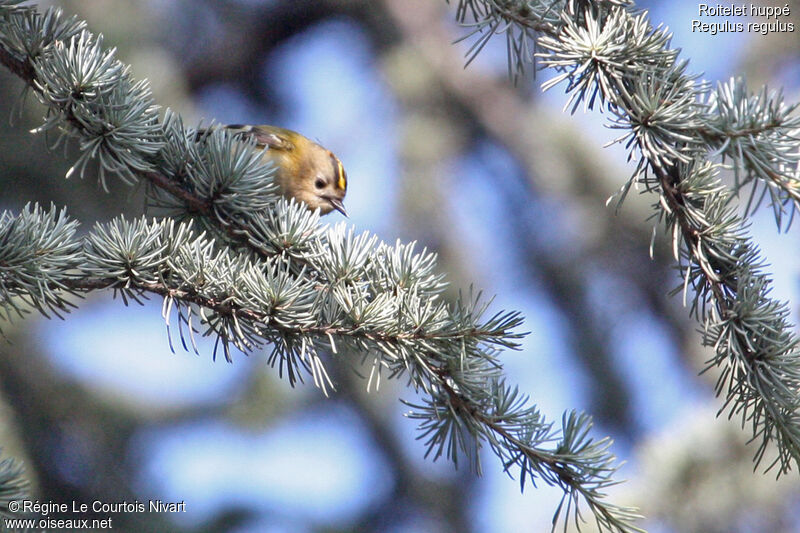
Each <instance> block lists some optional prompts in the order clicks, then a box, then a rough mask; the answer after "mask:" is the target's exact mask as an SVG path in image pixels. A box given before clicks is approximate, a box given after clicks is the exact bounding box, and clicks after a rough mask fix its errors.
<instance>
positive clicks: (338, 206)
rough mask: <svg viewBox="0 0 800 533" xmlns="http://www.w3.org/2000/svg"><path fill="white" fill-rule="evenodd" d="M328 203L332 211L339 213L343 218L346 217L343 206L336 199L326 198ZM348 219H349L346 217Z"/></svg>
mask: <svg viewBox="0 0 800 533" xmlns="http://www.w3.org/2000/svg"><path fill="white" fill-rule="evenodd" d="M328 201H329V202H330V203H331V205H332V206H333V208H334V209H336V210H337V211H339V212H340V213H341V214H343V215H344V216H347V210H346V209H345V208H344V204H343V203H342V201H341V200H339V199H338V198H328ZM348 218H349V217H348Z"/></svg>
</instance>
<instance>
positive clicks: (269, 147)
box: [224, 124, 347, 216]
mask: <svg viewBox="0 0 800 533" xmlns="http://www.w3.org/2000/svg"><path fill="white" fill-rule="evenodd" d="M224 127H225V128H227V129H229V130H231V131H232V132H234V134H235V135H239V136H241V137H243V138H248V139H253V140H254V141H255V142H256V146H257V147H259V148H261V149H262V150H263V151H264V156H263V159H264V161H269V162H271V163H272V164H273V165H275V169H276V170H275V183H277V184H278V187H280V190H281V192H282V193H283V195H284V196H285V197H286V198H295V199H296V200H299V201H301V202H304V203H305V204H306V205H307V206H308V207H309V209H312V210H313V209H317V208H319V210H320V212H321V213H322V214H323V215H327V214H328V213H330V212H331V211H333V210H334V209H335V210H337V211H339V212H340V213H341V214H343V215H344V216H347V211H346V210H345V208H344V204H343V203H342V200H344V196H345V194H347V174H345V171H344V167H343V166H342V162H341V161H339V158H338V157H336V156H335V155H333V152H331V151H330V150H328V149H326V148H324V147H322V146H320V145H319V144H317V143H315V142H314V141H312V140H310V139H308V138H307V137H304V136H303V135H300V134H299V133H297V132H296V131H292V130H287V129H285V128H278V127H276V126H265V125H262V126H251V125H242V124H230V125H228V126H224Z"/></svg>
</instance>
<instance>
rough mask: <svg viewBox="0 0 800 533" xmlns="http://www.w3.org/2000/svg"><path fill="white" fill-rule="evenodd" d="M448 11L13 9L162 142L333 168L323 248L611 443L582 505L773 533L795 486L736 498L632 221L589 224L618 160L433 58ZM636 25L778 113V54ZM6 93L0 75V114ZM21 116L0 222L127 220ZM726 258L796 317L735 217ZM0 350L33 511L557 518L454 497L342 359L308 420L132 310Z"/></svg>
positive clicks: (236, 528) (465, 484)
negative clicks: (486, 324) (88, 70)
mask: <svg viewBox="0 0 800 533" xmlns="http://www.w3.org/2000/svg"><path fill="white" fill-rule="evenodd" d="M453 3H455V1H454V2H453ZM453 3H451V5H447V4H446V3H445V2H442V1H435V0H314V1H312V0H283V1H279V0H273V1H268V0H263V1H258V0H238V1H235V0H191V1H190V0H158V1H156V0H150V1H145V0H141V1H130V0H125V1H123V0H98V1H94V2H83V1H74V0H72V1H66V0H65V1H61V2H52V3H50V2H43V3H42V4H41V5H42V7H44V6H47V5H58V6H61V7H62V8H63V9H64V11H65V13H66V14H76V15H77V16H78V17H80V18H83V19H86V20H87V21H88V24H89V28H90V30H92V31H93V32H95V33H102V34H103V35H104V36H105V39H106V41H105V42H106V44H107V45H108V46H115V47H117V48H118V56H119V57H120V58H121V59H122V60H123V61H125V62H128V63H130V64H131V65H132V68H133V72H134V74H135V76H136V77H137V78H148V79H149V80H150V83H151V85H152V88H153V91H154V93H155V98H156V101H157V102H158V103H159V104H161V105H162V106H164V107H169V108H172V109H173V110H176V111H178V112H180V113H181V114H182V115H183V117H184V120H185V121H186V123H188V124H193V123H197V122H200V121H203V122H204V123H205V124H208V123H209V122H210V121H212V120H213V121H216V122H221V123H266V124H275V125H281V126H285V127H288V128H292V129H295V130H297V131H300V132H301V133H304V134H305V135H307V136H309V137H311V138H315V139H318V140H319V142H320V143H322V144H323V145H324V146H326V147H328V148H330V149H331V150H333V151H334V152H335V153H336V154H337V155H338V156H339V157H340V158H341V160H342V161H343V163H344V165H345V168H346V169H347V172H348V176H349V183H350V189H349V192H348V196H347V201H346V205H347V209H348V211H349V212H350V214H351V218H350V219H349V220H348V223H350V224H352V225H353V226H355V228H356V229H357V230H359V231H362V230H363V231H370V232H373V233H376V234H377V235H379V236H380V237H381V238H382V239H384V240H386V241H389V242H394V241H395V240H396V239H402V240H404V241H410V240H416V241H419V243H420V245H421V246H425V247H428V248H429V249H433V250H435V251H436V252H438V254H439V257H440V263H439V268H440V270H442V271H443V272H446V273H447V277H448V279H449V281H450V283H451V292H450V295H451V296H453V295H456V294H457V291H458V289H460V288H467V287H468V286H469V285H470V284H471V283H474V284H475V285H476V286H477V287H480V288H483V289H484V290H485V291H486V292H487V293H489V294H496V295H497V297H496V299H495V301H494V304H493V307H492V309H494V310H500V309H517V310H521V311H522V312H523V313H524V314H525V316H526V317H527V320H526V324H525V330H529V331H531V333H530V335H528V336H527V337H526V339H525V341H524V343H523V346H522V349H521V350H520V351H518V352H508V353H506V354H505V356H504V358H503V361H504V364H505V368H506V372H507V374H508V380H509V382H511V383H516V384H518V385H519V387H520V389H521V390H522V391H525V392H526V393H527V394H529V395H530V396H531V399H532V401H533V402H535V403H536V404H537V405H539V406H540V408H541V410H542V411H543V413H544V414H545V415H546V416H547V417H548V418H549V419H550V420H554V421H556V422H558V421H559V420H560V417H561V414H562V413H563V412H564V411H565V410H567V409H571V408H578V409H581V410H585V411H587V412H589V413H591V414H592V415H593V416H594V417H595V428H594V435H595V436H596V437H597V438H601V437H603V436H606V435H610V436H611V437H613V439H614V441H615V442H614V445H613V451H614V452H615V453H616V454H617V456H618V457H620V458H621V459H622V460H624V461H626V464H625V466H624V467H623V469H622V472H621V474H620V476H619V477H620V478H621V479H622V478H624V479H627V480H628V481H627V482H626V483H624V484H622V485H620V486H617V487H615V488H614V490H613V491H612V493H611V494H610V499H611V500H613V501H614V502H616V503H619V504H630V505H636V506H639V507H640V508H641V509H642V511H643V513H644V514H645V515H646V516H647V521H646V522H644V524H643V525H644V526H645V527H647V529H648V530H650V531H652V532H698V533H699V532H754V531H763V532H800V480H799V478H798V476H797V475H795V474H792V475H789V476H785V477H784V478H781V479H780V480H779V481H777V482H776V481H775V477H774V474H773V473H767V474H762V473H761V471H758V472H755V473H754V472H753V465H752V462H751V457H752V455H753V453H754V452H755V448H754V447H753V446H746V444H745V443H746V441H747V438H748V434H747V431H742V430H740V429H739V427H738V424H737V423H736V420H734V421H733V422H728V421H727V420H726V419H725V417H722V418H721V419H717V418H715V414H716V411H717V410H718V409H719V408H720V406H721V402H720V401H719V400H718V399H716V398H715V397H714V395H713V384H714V381H715V372H714V371H712V372H709V373H706V374H704V375H703V376H698V372H699V371H700V370H701V369H702V368H703V367H704V361H705V360H707V359H708V358H709V357H710V354H709V353H708V352H705V351H704V350H703V349H702V348H701V347H700V346H699V341H700V337H699V334H698V333H697V331H696V329H697V327H698V325H697V324H696V323H694V322H692V321H691V320H689V318H688V310H687V309H686V308H684V307H683V306H682V301H681V298H680V296H674V297H670V296H669V295H668V293H669V292H670V290H671V289H673V288H674V287H675V286H676V285H677V284H678V283H679V280H678V275H677V272H676V270H675V268H674V263H673V261H672V259H671V257H670V252H669V245H668V244H667V242H666V241H665V240H664V239H663V236H662V235H661V234H660V233H659V235H658V238H657V241H656V246H655V254H654V258H653V259H652V260H651V259H650V257H649V253H648V247H649V242H650V235H651V231H652V224H653V221H651V220H649V219H648V217H649V215H650V214H651V210H650V204H651V203H652V202H654V201H656V198H655V197H653V196H647V195H636V194H632V195H630V196H629V198H628V200H627V201H626V203H625V204H624V206H623V208H622V209H621V210H619V211H615V210H614V208H613V206H612V207H606V206H605V201H606V199H607V198H608V197H609V196H611V195H612V194H613V193H614V192H616V191H617V190H618V188H619V187H620V186H621V185H622V184H623V183H624V182H625V181H626V180H627V179H628V176H629V174H630V172H631V170H632V169H631V168H630V167H626V166H625V162H626V155H627V154H626V152H625V151H624V150H623V149H622V148H620V147H618V146H614V147H611V148H607V149H602V148H601V147H602V146H603V145H604V144H605V143H607V142H609V141H611V140H613V139H614V138H615V136H616V133H615V132H614V131H613V130H608V129H606V128H604V127H603V117H602V115H600V114H599V113H597V112H595V113H589V114H585V115H584V114H582V113H580V112H579V113H578V114H576V115H574V116H569V115H568V114H564V113H562V112H561V107H562V106H563V105H564V102H565V101H566V99H565V97H564V95H563V93H562V91H563V88H561V87H557V88H556V89H554V90H552V91H551V92H549V93H547V94H542V92H541V90H540V88H539V86H540V84H541V83H542V82H543V81H545V80H546V79H547V78H548V77H549V76H550V73H549V72H541V73H538V74H537V76H536V78H535V79H534V76H533V75H532V70H531V69H529V71H528V73H527V75H526V76H524V77H523V78H522V79H521V80H520V81H519V83H518V84H517V86H513V85H512V84H511V83H510V82H509V80H508V78H507V64H506V50H505V41H504V39H503V38H502V37H499V38H496V39H495V40H494V41H492V42H491V44H490V45H489V46H488V47H487V48H486V49H485V50H484V51H483V52H482V53H481V54H480V55H479V56H478V58H477V59H476V60H475V62H474V63H472V64H471V65H470V66H469V67H468V68H467V69H464V68H463V65H464V55H465V53H466V52H467V50H468V48H469V45H470V41H466V42H462V43H458V44H455V45H454V44H452V43H453V41H455V40H456V39H457V38H458V37H460V36H462V35H464V34H465V33H466V30H465V29H464V28H459V27H458V26H457V25H456V24H455V23H454V14H455V6H454V5H452V4H453ZM639 6H640V7H643V8H647V9H649V10H650V13H651V20H652V21H653V22H654V23H662V22H663V23H664V24H665V25H667V26H669V28H670V29H671V30H672V31H673V32H674V39H673V44H674V46H676V47H680V48H682V49H683V52H682V57H685V58H690V60H691V63H690V65H691V66H690V70H691V71H694V72H703V73H704V77H705V78H706V79H707V80H709V81H711V82H712V83H716V82H718V81H724V80H727V79H728V78H729V77H730V76H732V75H741V74H746V76H747V77H748V80H749V82H750V84H751V87H752V88H753V90H756V89H757V88H758V87H760V85H762V84H764V83H767V84H769V86H770V87H780V86H783V87H784V89H785V92H786V94H787V100H788V101H789V102H793V101H797V100H798V94H797V93H798V82H800V70H798V69H799V68H800V63H798V55H797V53H796V50H798V33H797V32H794V33H786V34H776V35H770V36H762V35H758V34H734V35H731V34H721V35H715V36H712V35H709V34H698V33H694V34H693V33H692V32H691V20H692V19H696V18H698V14H697V9H698V4H697V2H696V1H683V0H681V1H673V2H639ZM790 6H791V11H792V15H791V19H792V20H793V21H794V23H795V26H796V27H800V25H798V20H797V14H798V13H800V6H798V5H797V3H795V2H792V3H790ZM21 90H22V83H21V82H20V81H19V80H18V79H16V78H14V77H13V76H12V75H11V74H10V73H8V72H7V71H4V70H3V71H0V101H2V102H5V105H4V106H3V107H2V109H0V115H2V114H5V115H6V116H11V112H12V106H13V103H14V102H16V101H17V98H18V95H19V93H20V91H21ZM42 114H43V110H42V108H41V106H39V105H37V104H36V102H35V101H33V99H29V100H28V101H27V102H26V103H25V105H23V106H22V108H21V111H20V115H18V116H17V115H15V118H14V120H13V121H12V123H9V121H8V120H2V121H0V128H2V132H0V190H2V191H3V192H2V195H0V204H2V205H0V207H2V209H12V210H14V211H19V210H20V209H21V207H22V206H23V205H24V204H25V203H26V202H29V201H37V202H40V203H42V204H44V205H49V203H50V202H53V203H55V205H57V206H59V207H60V206H67V207H68V209H69V212H70V213H71V215H72V216H73V217H75V218H77V219H79V220H81V221H83V223H84V226H83V229H84V230H88V229H89V228H90V227H91V225H92V224H93V223H94V221H106V220H109V219H110V218H112V217H114V216H116V215H118V214H119V213H120V212H122V213H125V214H126V215H129V216H138V215H140V214H141V212H142V208H143V195H142V191H141V190H139V189H136V188H127V187H125V186H123V185H121V184H114V185H113V186H112V187H111V189H112V190H111V193H110V194H106V193H104V192H103V191H102V190H101V189H100V187H99V186H98V184H97V181H96V179H95V178H94V177H92V176H86V177H85V178H84V179H83V180H80V179H78V178H75V177H73V178H72V179H70V180H65V179H64V175H65V173H66V171H67V169H68V168H69V166H70V165H71V164H72V162H73V161H74V158H75V151H74V147H71V149H70V150H68V151H67V154H66V157H65V154H64V152H63V150H61V149H58V150H53V151H50V150H49V149H48V146H49V144H50V143H52V141H53V139H52V138H50V139H48V138H47V137H45V136H33V135H31V134H29V133H28V131H29V130H30V129H31V128H33V127H36V126H37V125H39V124H40V123H41V120H42ZM111 182H112V184H113V183H114V182H113V180H111ZM339 218H340V217H339V215H338V214H333V215H331V216H330V217H328V218H326V219H325V220H326V222H332V223H335V222H338V221H339ZM751 232H752V233H753V235H754V236H755V238H756V239H757V242H759V243H760V244H761V246H762V249H763V251H764V254H765V256H766V258H767V260H768V262H770V263H771V268H772V271H773V272H774V274H775V294H776V295H777V296H779V297H780V298H782V299H791V300H793V301H800V300H798V297H797V296H798V295H797V289H798V283H797V280H798V268H799V267H800V266H799V265H798V257H800V255H799V254H798V253H796V250H797V249H798V248H797V245H798V242H797V241H798V238H797V228H796V227H795V228H792V229H791V230H789V231H788V232H785V233H778V232H777V231H776V228H775V224H774V222H773V220H772V215H771V213H770V210H769V209H763V210H762V212H759V213H758V214H757V215H756V216H755V217H754V220H753V225H752V227H751ZM793 311H796V307H795V306H793ZM795 315H796V313H795ZM795 318H796V316H795ZM795 321H796V320H795ZM2 329H3V331H4V332H5V333H6V335H7V336H8V337H9V340H10V342H3V343H0V388H1V391H2V403H0V445H2V446H3V449H4V454H5V455H10V456H13V457H16V458H19V459H21V460H23V461H24V463H25V466H26V468H27V472H28V475H29V476H30V478H31V481H32V484H33V491H34V494H35V496H36V498H37V499H39V500H42V501H55V502H67V503H69V502H71V501H77V502H92V501H94V500H100V501H103V502H120V501H128V502H133V501H136V500H138V501H145V502H146V501H147V500H150V499H163V500H165V501H185V502H186V512H185V513H181V514H175V515H169V514H154V513H128V514H120V515H112V518H113V524H114V529H115V530H117V531H135V532H147V531H154V532H155V531H175V532H198V533H199V532H206V531H207V532H217V531H225V532H228V531H230V532H291V533H295V532H297V533H299V532H345V531H354V532H356V531H357V532H372V531H375V532H397V533H400V532H404V533H405V532H409V533H410V532H425V533H427V532H432V533H436V532H475V533H479V532H486V533H489V532H520V531H533V532H540V531H549V530H550V521H551V518H552V514H553V512H554V511H555V509H556V507H557V505H558V502H559V500H560V498H561V492H560V491H559V490H557V489H552V488H549V487H546V486H539V487H538V488H534V487H532V486H529V487H528V488H527V489H526V491H525V493H524V494H520V491H519V484H518V482H517V481H516V480H512V479H509V477H508V476H507V475H505V474H503V472H502V465H501V464H500V463H499V461H498V460H497V458H496V457H494V456H493V455H492V454H491V453H488V452H487V453H485V454H484V457H483V459H484V463H483V470H484V473H483V476H482V477H477V476H475V475H474V474H473V473H471V472H469V471H467V470H465V469H464V466H463V465H462V466H461V468H460V469H458V470H456V469H454V468H453V466H452V465H451V464H449V463H446V462H444V461H439V462H436V463H433V462H431V461H430V460H426V459H424V457H423V454H424V446H423V444H422V443H420V442H417V441H416V440H415V437H416V436H417V435H416V430H415V426H414V423H413V422H411V421H409V420H407V419H405V418H404V416H403V413H404V412H405V411H406V410H407V408H406V407H405V406H404V405H402V404H401V403H400V402H399V401H398V398H403V399H406V400H409V401H413V400H414V399H415V397H414V395H413V393H412V391H410V390H408V389H406V388H405V386H404V383H403V382H386V381H384V382H383V384H382V388H381V390H380V391H379V392H377V393H376V392H375V391H372V392H370V393H367V392H366V391H365V381H363V380H362V379H361V378H359V377H358V376H357V375H356V374H355V373H354V372H353V371H352V368H351V366H352V361H349V362H348V361H341V360H336V359H332V360H331V361H330V366H329V369H330V372H331V374H332V376H333V378H334V380H335V382H336V385H337V391H336V392H335V393H334V394H332V396H331V397H330V398H325V397H324V396H323V395H322V394H321V393H320V391H319V390H317V389H316V388H314V387H313V384H308V383H307V384H305V385H301V386H298V387H296V388H294V389H292V388H290V387H289V386H288V384H286V383H285V382H283V381H281V380H280V379H279V378H278V376H277V372H276V371H274V370H273V369H272V368H270V367H269V366H268V365H267V362H266V355H267V354H266V353H257V354H254V355H252V356H250V357H246V356H244V355H243V354H235V356H234V362H233V364H227V363H225V362H224V360H217V361H213V360H212V357H211V353H212V351H213V347H212V346H211V345H210V344H208V343H207V344H202V343H201V345H200V354H199V355H196V354H194V353H188V352H184V351H182V350H181V349H180V342H179V339H177V338H173V343H174V345H175V346H176V350H177V351H176V352H175V353H172V352H171V351H170V349H169V346H168V342H167V333H166V331H165V327H164V323H163V320H162V318H161V316H160V302H159V301H155V300H153V301H149V302H146V303H145V305H143V306H137V305H133V306H131V307H125V306H124V304H123V302H122V301H121V300H120V299H114V298H113V297H112V295H111V294H102V295H101V294H98V295H91V296H90V297H88V298H87V299H86V300H85V301H81V302H79V308H78V309H77V310H75V312H73V313H71V314H70V315H69V316H67V317H66V320H64V321H62V320H58V319H53V320H47V319H44V318H42V317H40V316H38V315H31V316H29V317H28V318H26V319H25V320H16V321H14V322H13V323H11V324H8V323H3V324H2ZM176 337H177V335H176ZM345 359H346V357H345ZM102 517H104V516H100V518H102ZM587 531H591V528H590V527H587Z"/></svg>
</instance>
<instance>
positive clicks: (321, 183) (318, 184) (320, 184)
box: [314, 178, 325, 189]
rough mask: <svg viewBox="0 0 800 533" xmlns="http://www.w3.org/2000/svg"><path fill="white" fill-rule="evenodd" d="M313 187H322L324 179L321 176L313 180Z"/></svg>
mask: <svg viewBox="0 0 800 533" xmlns="http://www.w3.org/2000/svg"><path fill="white" fill-rule="evenodd" d="M314 187H316V188H317V189H322V188H324V187H325V180H323V179H322V178H317V181H315V182H314Z"/></svg>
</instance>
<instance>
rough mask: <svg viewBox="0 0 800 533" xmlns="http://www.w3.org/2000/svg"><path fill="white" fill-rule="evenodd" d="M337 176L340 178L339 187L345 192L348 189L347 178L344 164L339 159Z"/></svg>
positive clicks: (337, 161) (337, 160)
mask: <svg viewBox="0 0 800 533" xmlns="http://www.w3.org/2000/svg"><path fill="white" fill-rule="evenodd" d="M336 175H337V176H339V181H338V182H337V185H338V186H339V188H340V189H342V190H345V189H347V178H346V177H345V174H344V167H343V166H342V162H341V161H339V159H338V158H337V159H336Z"/></svg>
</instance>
